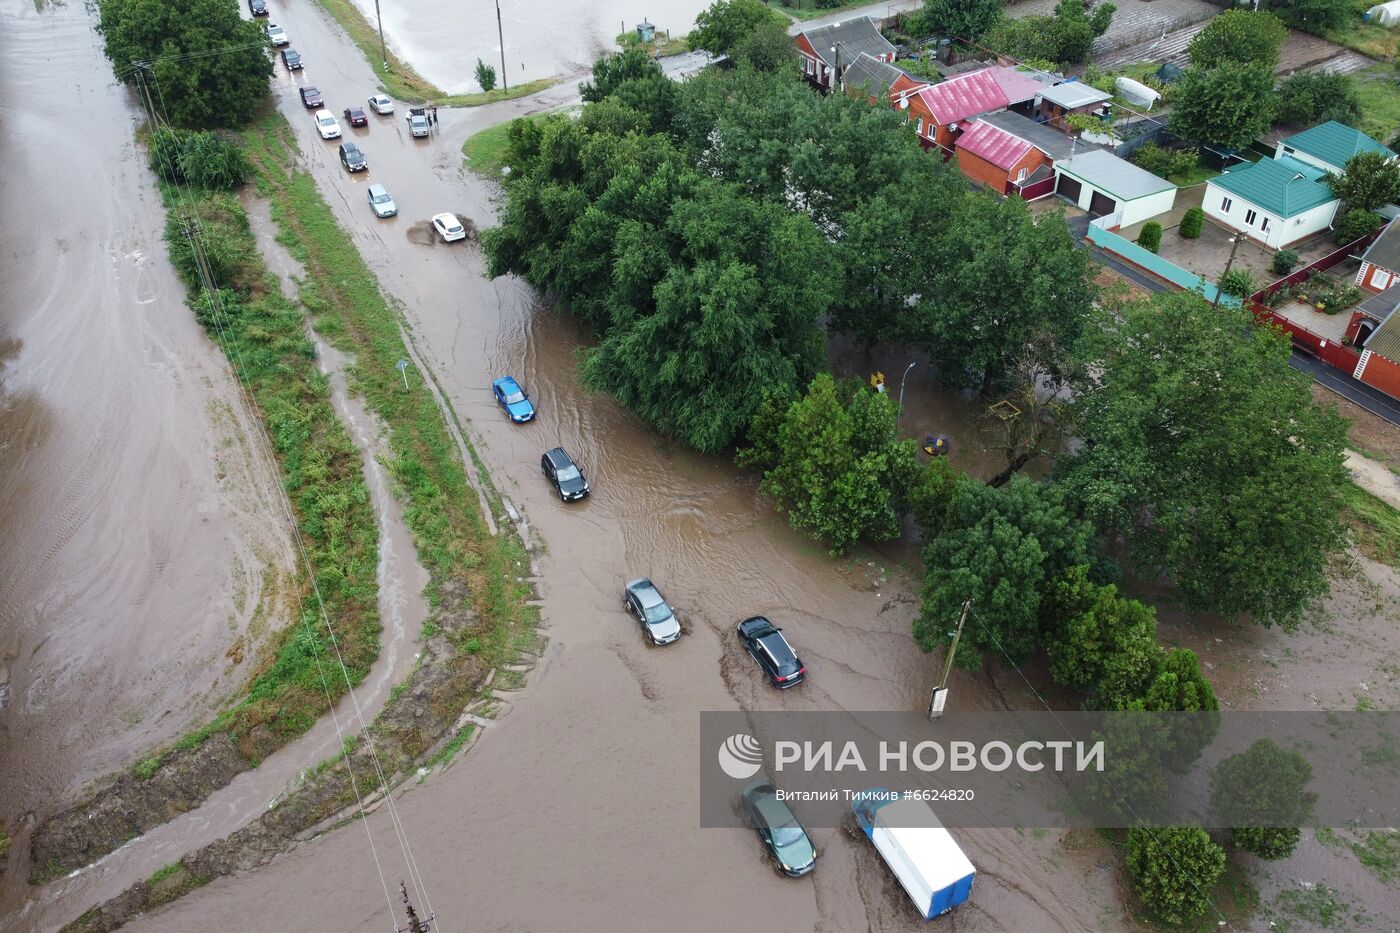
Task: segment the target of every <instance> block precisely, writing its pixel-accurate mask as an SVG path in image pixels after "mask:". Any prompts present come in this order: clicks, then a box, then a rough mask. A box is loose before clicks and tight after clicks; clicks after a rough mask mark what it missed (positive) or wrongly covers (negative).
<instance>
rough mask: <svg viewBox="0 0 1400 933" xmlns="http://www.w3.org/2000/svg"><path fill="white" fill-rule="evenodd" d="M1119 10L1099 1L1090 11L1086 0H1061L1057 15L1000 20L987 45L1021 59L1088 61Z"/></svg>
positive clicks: (1056, 11)
mask: <svg viewBox="0 0 1400 933" xmlns="http://www.w3.org/2000/svg"><path fill="white" fill-rule="evenodd" d="M1116 10H1117V7H1115V6H1114V5H1113V4H1112V3H1100V4H1099V5H1097V6H1096V7H1094V10H1093V12H1092V13H1089V12H1087V11H1086V10H1085V9H1084V3H1083V0H1059V3H1058V4H1057V5H1056V6H1055V15H1054V16H1026V17H1023V18H1020V19H1010V18H1002V19H1001V20H999V21H997V23H996V25H995V26H994V27H993V28H992V30H991V31H990V32H989V33H988V34H987V38H986V44H987V45H988V46H989V47H991V48H993V49H995V50H996V51H997V52H999V53H1001V54H1003V55H1011V56H1014V57H1016V58H1019V59H1021V60H1022V61H1027V60H1034V61H1047V62H1053V63H1055V64H1057V65H1076V64H1079V63H1081V62H1084V61H1087V60H1088V58H1089V52H1090V51H1091V49H1092V48H1093V45H1094V40H1095V39H1097V38H1098V37H1099V36H1101V35H1103V34H1104V33H1105V32H1107V31H1108V27H1109V25H1110V23H1112V21H1113V14H1114V12H1115V11H1116Z"/></svg>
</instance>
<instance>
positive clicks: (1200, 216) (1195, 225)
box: [1177, 207, 1206, 240]
mask: <svg viewBox="0 0 1400 933" xmlns="http://www.w3.org/2000/svg"><path fill="white" fill-rule="evenodd" d="M1205 224H1206V212H1205V211H1203V210H1201V209H1200V208H1199V207H1193V208H1191V209H1190V210H1188V211H1187V212H1186V213H1185V214H1184V215H1183V216H1182V218H1181V226H1180V227H1178V228H1177V232H1178V233H1180V234H1181V235H1182V236H1183V237H1185V238H1186V239H1188V240H1194V239H1196V238H1197V237H1199V236H1200V235H1201V228H1203V227H1204V226H1205Z"/></svg>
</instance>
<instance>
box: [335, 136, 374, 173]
mask: <svg viewBox="0 0 1400 933" xmlns="http://www.w3.org/2000/svg"><path fill="white" fill-rule="evenodd" d="M340 164H341V165H343V166H345V169H346V171H350V172H363V171H364V170H365V169H367V168H369V163H368V162H366V161H365V154H364V153H363V152H361V151H360V147H359V146H357V145H355V144H354V143H341V144H340Z"/></svg>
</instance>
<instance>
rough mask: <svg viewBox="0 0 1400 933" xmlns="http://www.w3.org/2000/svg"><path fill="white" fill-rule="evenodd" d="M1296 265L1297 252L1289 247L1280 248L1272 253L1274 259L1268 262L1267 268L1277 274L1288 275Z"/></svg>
mask: <svg viewBox="0 0 1400 933" xmlns="http://www.w3.org/2000/svg"><path fill="white" fill-rule="evenodd" d="M1296 265H1298V254H1297V253H1296V252H1294V251H1293V250H1291V249H1281V250H1279V251H1278V252H1277V253H1274V261H1273V262H1271V263H1270V264H1269V269H1270V271H1272V272H1276V273H1278V274H1279V275H1288V274H1289V273H1290V272H1292V271H1293V267H1294V266H1296Z"/></svg>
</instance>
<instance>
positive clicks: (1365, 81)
mask: <svg viewBox="0 0 1400 933" xmlns="http://www.w3.org/2000/svg"><path fill="white" fill-rule="evenodd" d="M1356 79H1357V83H1356V90H1357V93H1359V94H1360V95H1361V121H1360V125H1359V126H1357V129H1359V130H1361V132H1363V133H1365V134H1366V135H1368V136H1370V137H1371V138H1372V139H1375V140H1376V141H1377V142H1380V143H1389V142H1390V140H1391V138H1392V137H1393V136H1395V134H1396V132H1397V131H1400V85H1397V84H1396V82H1395V69H1394V68H1392V67H1391V66H1389V65H1380V66H1377V67H1375V68H1368V69H1366V70H1365V71H1362V72H1358V73H1357V75H1356Z"/></svg>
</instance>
